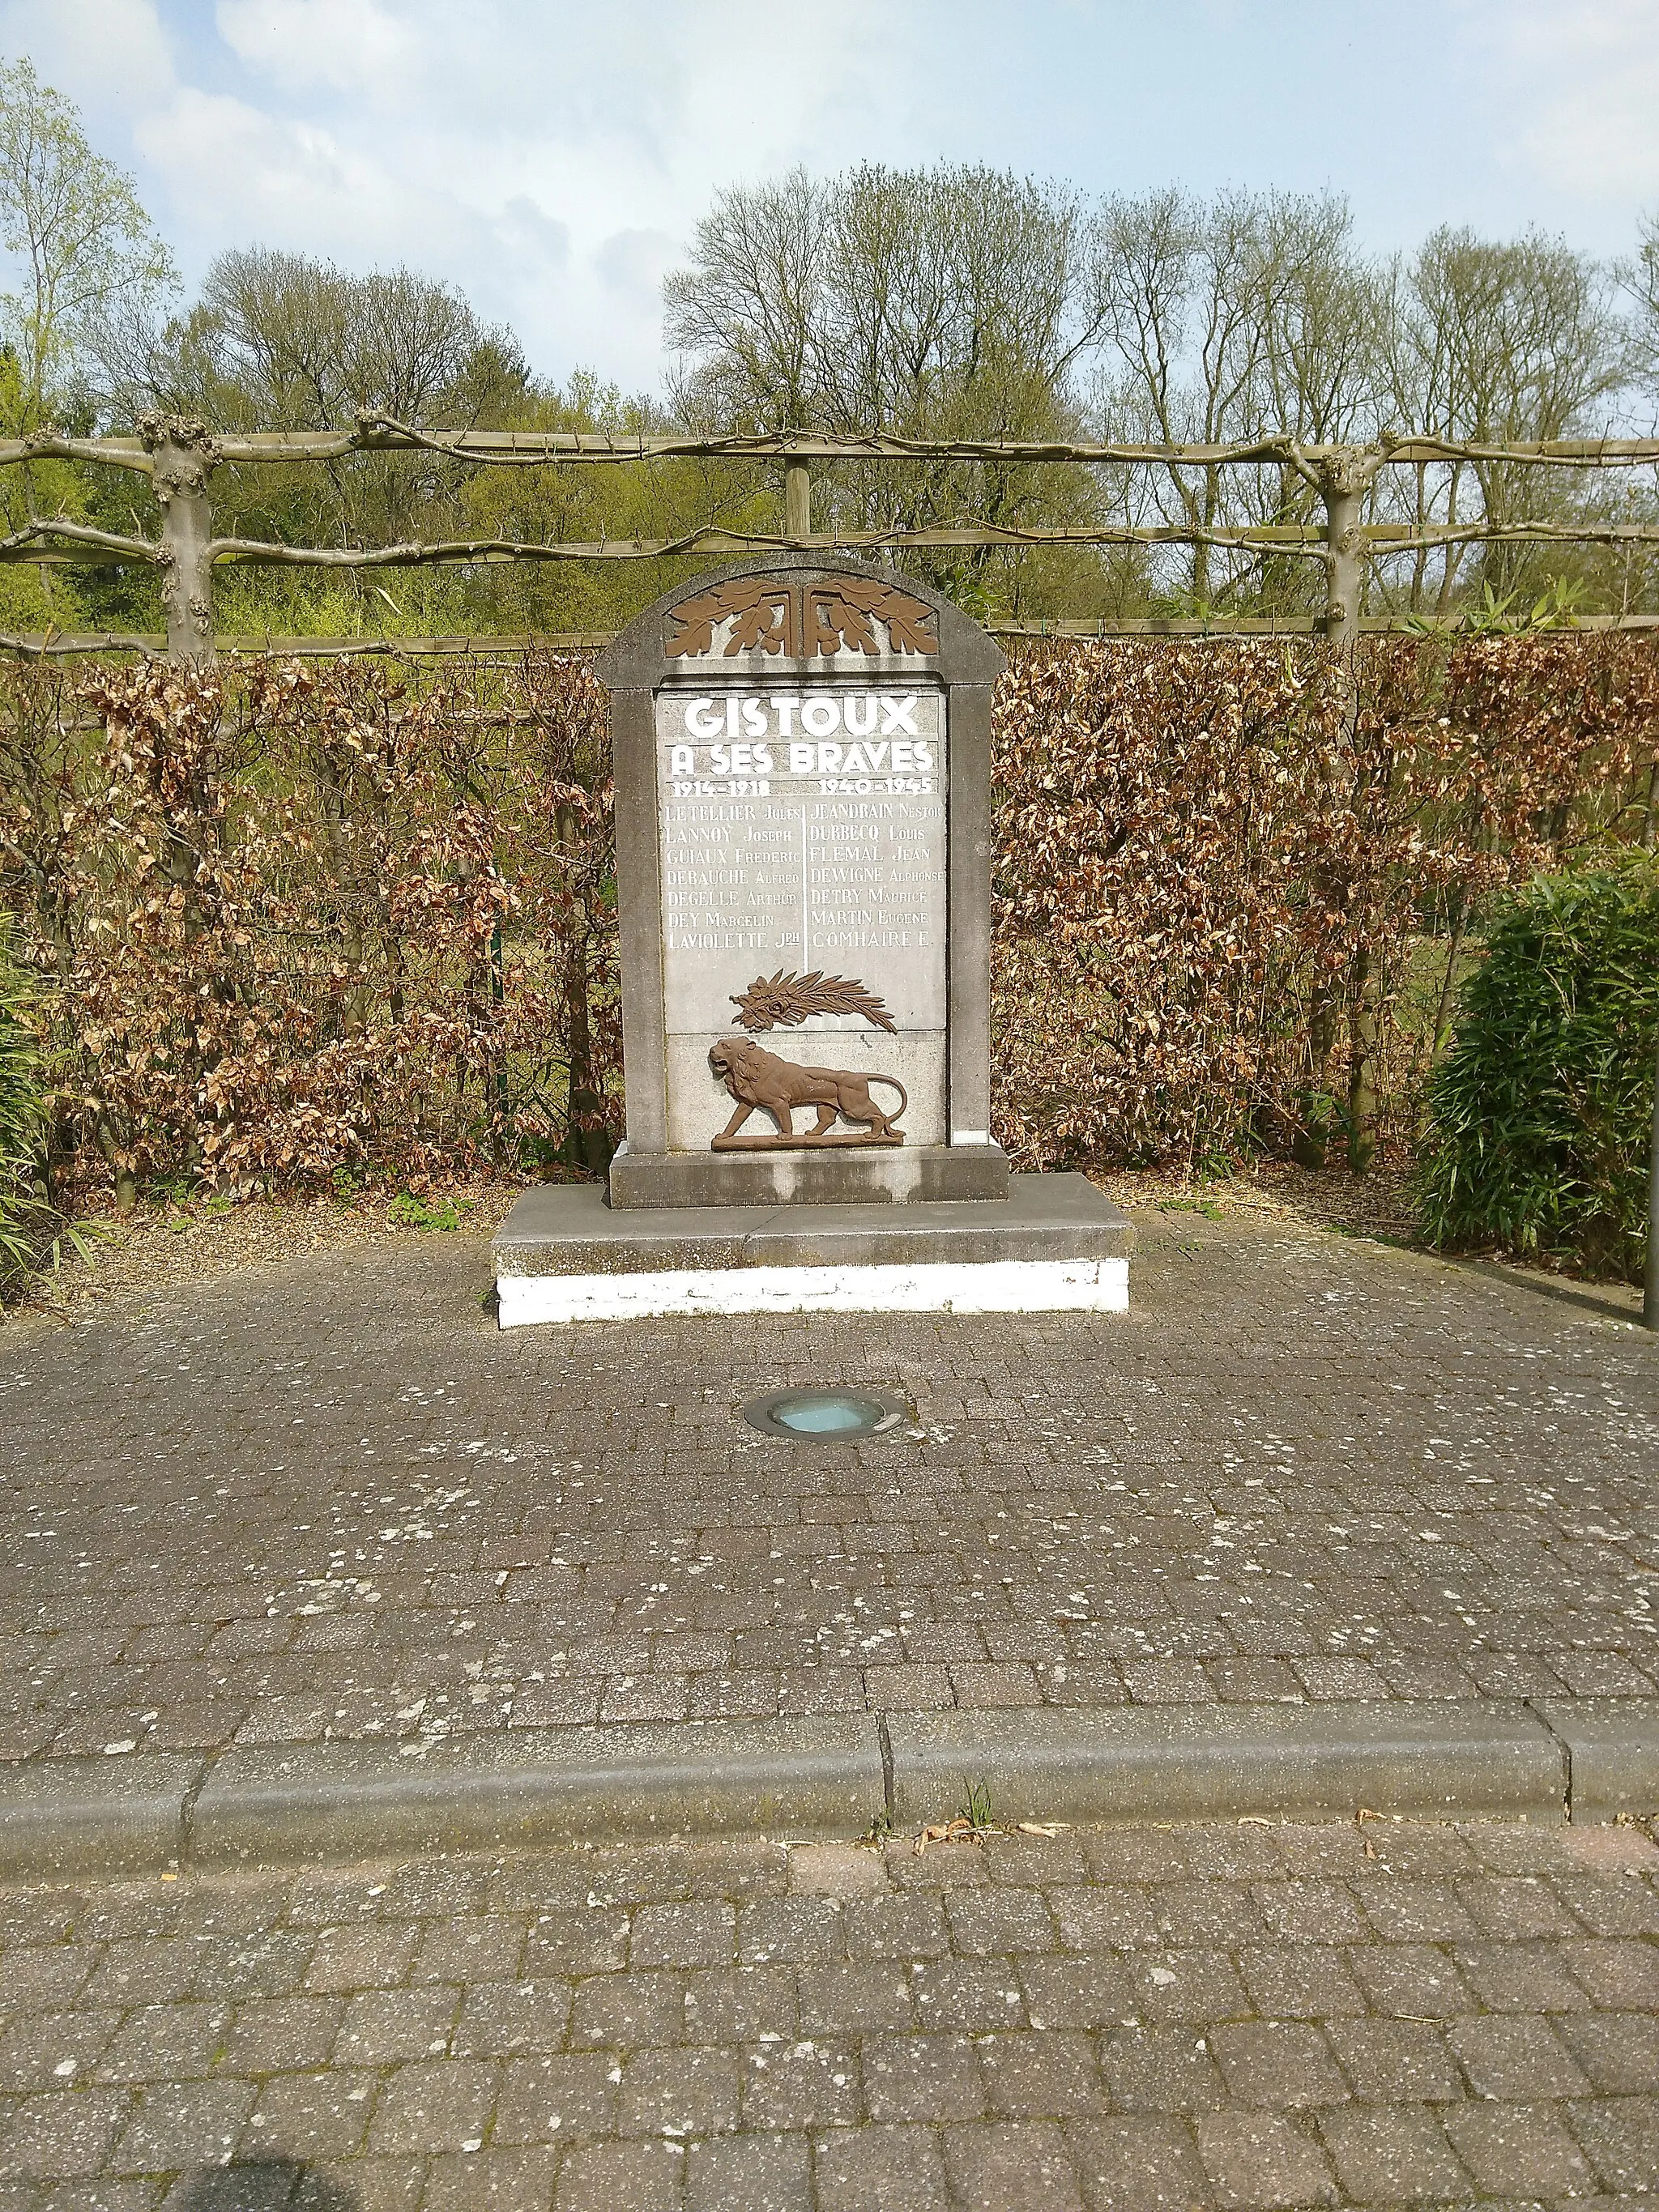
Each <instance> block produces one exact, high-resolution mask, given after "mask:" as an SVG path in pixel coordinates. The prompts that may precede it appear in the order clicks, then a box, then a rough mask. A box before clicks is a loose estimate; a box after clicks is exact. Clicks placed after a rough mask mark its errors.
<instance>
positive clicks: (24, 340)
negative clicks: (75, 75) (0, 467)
mask: <svg viewBox="0 0 1659 2212" xmlns="http://www.w3.org/2000/svg"><path fill="white" fill-rule="evenodd" d="M0 246H3V247H4V250H5V252H6V253H7V254H8V256H9V258H10V260H11V263H12V265H13V270H14V289H11V290H10V291H9V292H7V293H6V294H5V295H3V297H0V317H3V321H4V328H5V335H6V338H7V341H8V343H9V344H10V345H11V346H12V348H13V349H14V350H15V356H16V362H17V375H16V380H15V395H14V398H13V404H14V406H15V410H16V419H15V421H14V422H12V423H11V424H10V426H9V427H10V428H12V429H13V431H14V433H15V431H16V430H18V429H30V428H33V427H34V426H35V425H36V424H37V423H39V422H42V421H44V420H45V419H46V416H47V415H48V413H49V412H50V407H51V403H52V400H53V399H54V398H57V397H58V393H59V390H60V387H61V386H63V385H64V384H65V383H68V382H70V380H73V379H74V378H76V376H84V375H87V374H92V373H93V371H92V364H93V363H94V362H95V360H96V359H97V358H98V356H100V352H101V350H102V349H104V347H105V346H106V343H107V342H108V340H109V337H110V335H111V334H112V332H113V331H116V330H117V329H118V328H119V326H120V325H122V324H123V322H124V321H125V320H127V319H131V317H133V316H134V315H140V316H142V315H144V314H146V313H149V312H150V311H151V310H152V309H153V308H154V307H155V303H156V302H157V301H158V300H159V299H160V298H161V296H162V295H165V294H166V293H167V291H168V290H169V289H172V287H173V285H174V284H175V283H176V282H177V276H176V272H175V270H174V268H173V257H172V255H171V254H170V253H169V252H168V251H167V247H166V246H164V245H163V244H162V242H161V239H160V238H159V237H158V236H157V234H156V233H155V229H154V228H153V227H152V225H151V223H150V220H149V216H147V215H146V214H145V212H144V210H143V208H142V207H141V206H140V205H139V203H138V197H137V193H136V192H135V191H134V190H133V185H132V179H131V178H130V177H129V176H127V175H126V174H125V173H124V172H123V171H122V170H120V169H118V168H117V167H115V165H114V163H113V162H112V161H106V160H105V159H104V157H103V156H102V155H100V154H98V153H95V152H94V150H93V149H92V147H91V146H90V145H89V144H88V141H87V137H86V134H85V132H84V131H82V128H81V118H80V116H79V114H78V113H77V112H76V109H75V107H74V106H72V105H71V104H70V101H68V100H65V99H64V97H63V95H62V94H60V93H57V92H54V91H53V90H52V88H51V87H50V86H49V85H43V84H42V83H41V82H40V79H39V77H38V76H36V75H35V73H34V69H33V64H31V63H29V62H28V61H27V60H21V59H20V60H18V61H14V62H6V63H0Z"/></svg>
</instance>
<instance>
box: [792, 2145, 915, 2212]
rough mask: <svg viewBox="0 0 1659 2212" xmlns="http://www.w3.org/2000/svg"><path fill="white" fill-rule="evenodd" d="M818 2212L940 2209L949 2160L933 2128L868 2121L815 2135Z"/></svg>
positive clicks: (897, 2211) (895, 2211) (814, 2160)
mask: <svg viewBox="0 0 1659 2212" xmlns="http://www.w3.org/2000/svg"><path fill="white" fill-rule="evenodd" d="M813 2165H814V2171H815V2173H816V2177H817V2205H818V2212H871V2208H872V2206H874V2205H879V2206H880V2207H881V2212H939V2207H940V2206H941V2205H943V2204H945V2203H947V2202H948V2197H947V2190H948V2184H947V2182H946V2179H945V2160H944V2156H943V2154H942V2152H941V2149H940V2146H939V2140H938V2138H937V2136H935V2134H934V2132H933V2130H932V2129H931V2128H926V2127H869V2128H859V2129H856V2130H845V2131H843V2132H839V2133H836V2134H835V2135H820V2136H817V2138H816V2141H815V2145H814V2157H813Z"/></svg>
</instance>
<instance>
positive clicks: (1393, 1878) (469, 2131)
mask: <svg viewBox="0 0 1659 2212" xmlns="http://www.w3.org/2000/svg"><path fill="white" fill-rule="evenodd" d="M1656 1878H1659V1850H1656V1849H1655V1847H1654V1845H1653V1844H1652V1843H1651V1842H1650V1840H1649V1839H1648V1838H1647V1836H1646V1835H1645V1834H1644V1833H1642V1832H1639V1831H1638V1830H1637V1829H1635V1828H1632V1827H1609V1828H1597V1829H1577V1830H1574V1829H1567V1828H1560V1827H1557V1828H1552V1829H1533V1830H1518V1829H1513V1828H1509V1829H1506V1828H1499V1827H1490V1828H1473V1829H1463V1830H1456V1829H1452V1828H1445V1827H1432V1826H1401V1825H1396V1824H1395V1823H1391V1822H1376V1821H1370V1822H1367V1823H1365V1825H1364V1827H1363V1828H1357V1827H1355V1826H1344V1827H1340V1828H1326V1829H1319V1828H1300V1829H1298V1828H1288V1827H1285V1828H1272V1827H1267V1826H1264V1825H1259V1824H1245V1825H1241V1826H1235V1827H1226V1828H1220V1827H1212V1828H1195V1829H1187V1830H1179V1831H1173V1832H1171V1831H1168V1830H1165V1831H1161V1832H1160V1831H1157V1830H1143V1831H1117V1832H1105V1831H1083V1830H1079V1831H1076V1832H1069V1833H1067V1832H1062V1833H1060V1834H1058V1835H1056V1836H1054V1838H1048V1839H1045V1838H1039V1837H1036V1836H1015V1837H1009V1838H994V1839H992V1840H990V1841H988V1842H987V1843H985V1844H981V1845H974V1844H966V1845H957V1846H956V1847H954V1848H950V1849H936V1850H930V1851H928V1852H927V1854H926V1856H924V1857H916V1856H915V1854H914V1852H913V1851H912V1850H911V1849H910V1848H909V1847H908V1846H907V1845H903V1844H889V1845H888V1847H887V1849H886V1851H885V1853H884V1854H883V1853H882V1852H881V1851H879V1850H876V1851H871V1850H858V1849H856V1848H855V1847H853V1846H850V1845H846V1844H828V1845H826V1844H817V1845H809V1846H805V1847H798V1848H796V1849H794V1850H785V1849H783V1848H781V1847H780V1846H779V1845H777V1844H767V1843H760V1842H754V1843H744V1844H726V1845H720V1846H715V1845H708V1846H703V1847H700V1848H678V1849H676V1848H673V1847H671V1846H660V1845H659V1846H655V1847H652V1848H649V1849H631V1850H602V1851H593V1852H565V1853H548V1854H544V1855H540V1856H537V1857H522V1858H513V1859H507V1860H505V1861H501V1860H494V1861H487V1860H453V1861H450V1862H448V1863H443V1864H437V1865H433V1864H428V1865H416V1866H412V1867H396V1866H384V1867H377V1868H352V1869H333V1870H331V1871H329V1872H326V1873H316V1872H308V1873H303V1874H298V1875H260V1876H239V1877H224V1878H212V1879H209V1878H204V1877H199V1876H192V1875H185V1876H183V1877H182V1878H180V1879H179V1880H177V1881H159V1880H150V1881H146V1882H143V1883H132V1884H127V1885H118V1886H112V1887H100V1888H97V1889H94V1890H91V1891H87V1892H82V1893H74V1894H70V1893H65V1892H64V1891H61V1890H40V1889H37V1890H15V1891H11V1892H9V1893H7V1892H0V1947H3V1948H0V2177H3V2179H0V2212H152V2208H155V2207H159V2206H161V2205H162V2204H163V2203H165V2204H166V2205H167V2207H168V2208H171V2212H233V2208H234V2212H275V2208H276V2207H278V2206H279V2205H284V2204H286V2205H291V2206H292V2207H294V2208H295V2212H298V2208H299V2207H301V2206H303V2207H305V2208H307V2212H478V2208H490V2207H496V2208H502V2212H547V2208H548V2207H549V2206H550V2205H553V2206H556V2208H558V2212H590V2208H591V2212H666V2208H671V2207H674V2208H678V2207H680V2206H682V2204H684V2206H685V2207H686V2208H688V2212H795V2208H801V2212H805V2208H809V2207H816V2208H817V2212H910V2208H917V2207H927V2208H933V2207H940V2208H942V2207H945V2206H951V2207H955V2208H959V2212H1030V2208H1032V2207H1036V2206H1041V2207H1042V2208H1044V2212H1081V2209H1082V2208H1085V2207H1086V2208H1088V2209H1089V2212H1137V2208H1140V2207H1154V2206H1159V2207H1163V2206H1169V2207H1176V2206H1181V2207H1185V2206H1200V2207H1208V2206H1218V2207H1231V2206H1258V2205H1260V2206H1271V2205H1302V2204H1333V2203H1343V2204H1362V2205H1373V2206H1380V2205H1383V2204H1391V2203H1393V2204H1397V2203H1403V2202H1407V2201H1416V2200H1421V2199H1425V2198H1427V2199H1431V2200H1434V2201H1436V2202H1438V2203H1447V2202H1454V2203H1460V2204H1461V2203H1469V2202H1470V2201H1472V2200H1475V2199H1479V2200H1480V2201H1481V2202H1483V2203H1485V2202H1489V2201H1490V2202H1494V2203H1515V2204H1518V2203H1556V2202H1559V2201H1564V2200H1566V2199H1569V2198H1571V2199H1575V2200H1580V2201H1582V2200H1583V2199H1584V2198H1586V2197H1589V2198H1595V2197H1601V2199H1602V2200H1603V2201H1604V2202H1605V2203H1608V2204H1610V2203H1613V2202H1614V2201H1620V2202H1626V2201H1629V2199H1630V2198H1631V2197H1633V2196H1634V2195H1635V2194H1636V2193H1638V2192H1639V2191H1644V2190H1650V2189H1654V2188H1659V2032H1656V2022H1655V2018H1654V2013H1655V2009H1656V2008H1659V1940H1656V1938H1659V1879H1656ZM226 2160H230V2161H232V2163H231V2165H230V2166H229V2168H228V2170H227V2169H226V2167H225V2165H224V2162H225V2161H226Z"/></svg>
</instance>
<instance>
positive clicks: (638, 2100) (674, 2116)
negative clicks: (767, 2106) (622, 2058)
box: [617, 2050, 738, 2136]
mask: <svg viewBox="0 0 1659 2212" xmlns="http://www.w3.org/2000/svg"><path fill="white" fill-rule="evenodd" d="M737 2124H738V2057H737V2055H736V2054H735V2053H733V2052H728V2051H707V2050H705V2051H640V2052H638V2053H636V2054H635V2056H634V2057H631V2058H629V2060H628V2062H627V2063H626V2064H625V2065H624V2066H623V2078H622V2083H621V2086H620V2087H619V2088H618V2090H617V2131H618V2133H619V2134H622V2135H625V2136H629V2135H636V2136H637V2135H649V2136H662V2135H667V2134H672V2135H676V2136H707V2135H718V2134H720V2133H723V2132H724V2131H726V2130H728V2129H732V2128H735V2127H736V2125H737Z"/></svg>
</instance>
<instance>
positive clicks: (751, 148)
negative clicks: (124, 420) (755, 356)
mask: <svg viewBox="0 0 1659 2212" xmlns="http://www.w3.org/2000/svg"><path fill="white" fill-rule="evenodd" d="M0 51H3V52H5V53H7V54H9V55H16V54H19V53H26V54H27V55H28V56H29V57H30V58H32V59H33V62H34V64H35V65H36V67H37V68H38V69H39V70H40V73H41V75H42V76H44V77H45V79H46V82H49V83H51V84H53V85H55V86H56V87H57V88H58V89H59V90H60V91H62V92H64V93H66V94H69V96H70V98H72V99H73V100H76V102H77V103H78V105H79V106H80V107H81V109H82V113H83V115H84V117H85V119H86V123H87V126H88V131H89V133H90V135H91V137H92V138H93V141H94V144H96V145H97V146H98V147H99V148H100V150H101V151H103V152H105V153H106V154H107V155H110V156H111V157H112V159H114V160H116V161H119V162H120V163H121V164H122V165H123V166H124V167H127V168H130V169H131V171H132V172H133V173H134V174H135V175H136V177H137V181H138V186H139V191H140V193H141V195H142V197H143V200H144V202H145V204H146V205H147V207H148V208H149V211H150V213H151V215H152V216H154V218H155V222H157V224H158V225H159V227H160V228H161V230H162V231H163V232H164V233H165V234H166V235H167V238H168V239H169V240H171V241H172V243H173V247H174V250H175V252H176V253H177V254H178V257H179V261H180V264H181V265H182V266H183V269H184V270H185V276H186V277H187V278H193V277H196V276H199V275H200V273H201V271H202V270H203V269H204V266H205V265H206V264H207V262H208V260H209V259H210V258H211V256H212V255H213V254H214V253H215V252H217V251H219V250H220V249H221V248H222V247H224V246H240V245H249V244H253V243H263V244H266V245H271V246H287V247H292V248H295V249H298V250H301V251H303V252H310V253H316V254H322V255H326V256H329V257H330V258H333V259H335V260H337V261H338V262H341V263H343V264H347V265H349V266H353V267H357V268H363V267H368V266H370V265H372V264H394V263H398V262H406V263H408V264H410V265H411V266H413V267H416V268H419V269H422V270H427V271H428V272H429V273H431V274H434V275H436V276H443V277H446V278H448V279H449V280H451V281H452V282H453V283H458V284H459V285H461V286H462V287H463V288H464V289H465V290H466V291H467V292H468V293H469V294H470V295H471V297H472V299H473V300H474V301H475V302H476V303H477V305H478V306H479V307H481V308H482V309H483V310H484V311H485V312H486V313H489V314H491V315H494V316H499V317H501V318H503V319H506V320H507V321H508V322H510V323H511V324H512V325H513V328H514V329H515V330H516V331H518V333H519V335H520V338H521V340H522V342H523V343H524V344H525V347H526V350H527V351H528V353H529V355H530V357H531V359H532V362H533V363H534V364H535V366H536V367H537V368H538V369H540V370H542V371H544V373H547V374H552V375H555V376H559V377H562V376H563V375H565V374H568V372H569V370H570V369H572V368H574V367H576V366H578V365H586V366H588V367H591V368H597V369H598V370H599V372H600V373H601V374H604V375H605V376H607V377H613V378H615V379H617V380H619V381H621V382H622V383H623V384H624V385H626V386H630V387H634V388H649V387H652V386H654V385H655V384H656V382H657V380H658V375H659V307H658V286H659V282H660V278H661V276H662V272H663V270H665V268H667V267H668V266H670V265H671V264H672V263H673V261H674V260H675V259H676V258H677V257H678V253H679V252H680V250H681V248H682V246H683V245H684V241H685V240H686V238H687V236H688V235H689V233H690V228H691V226H692V224H693V223H694V222H695V221H696V216H697V215H698V213H699V212H700V210H702V208H703V207H704V206H706V204H708V198H709V196H710V194H711V193H712V192H713V191H715V190H716V189H717V188H718V187H719V186H720V185H722V184H726V183H730V182H732V181H735V180H738V179H754V178H757V177H761V176H764V175H766V174H768V173H772V172H775V171H777V170H779V169H781V168H785V167H788V166H789V165H790V164H791V163H793V162H797V161H799V162H804V163H805V164H806V165H807V166H808V167H811V168H812V169H815V170H830V169H834V168H836V167H841V166H842V165H843V164H845V163H847V162H849V161H858V160H866V159H867V160H872V161H889V162H916V161H927V160H931V159H934V158H938V157H944V158H946V159H951V160H973V161H989V162H993V163H996V164H999V165H1006V166H1008V167H1014V168H1016V169H1019V170H1022V171H1031V172H1036V173H1049V174H1058V175H1062V176H1066V177H1068V178H1070V179H1073V181H1074V182H1075V183H1077V184H1079V185H1082V186H1084V187H1085V188H1086V189H1087V190H1089V191H1134V190H1139V189H1144V188H1146V187H1149V186H1155V185H1163V184H1165V183H1168V182H1170V181H1172V180H1173V181H1177V182H1180V183H1182V184H1184V185H1188V186H1189V187H1191V188H1192V189H1194V190H1195V191H1206V190H1208V189H1211V188H1212V187H1214V186H1217V185H1225V184H1236V185H1284V186H1289V187H1293V188H1298V189H1307V188H1310V187H1318V186H1322V185H1332V186H1334V187H1335V188H1337V189H1338V190H1340V191H1345V192H1346V193H1347V194H1348V195H1349V197H1351V199H1352V202H1353V204H1354V208H1355V210H1356V213H1357V216H1358V223H1359V228H1360V233H1361V235H1362V237H1363V238H1364V240H1366V241H1367V242H1368V243H1369V244H1370V245H1372V246H1376V247H1378V248H1383V249H1388V248H1392V247H1395V246H1406V245H1409V244H1411V243H1412V242H1413V240H1415V239H1417V238H1418V237H1419V236H1421V234H1423V233H1424V232H1425V231H1426V230H1428V229H1429V228H1432V226H1433V225H1435V224H1436V223H1437V222H1459V223H1462V222H1468V223H1470V224H1473V225H1474V226H1475V227H1476V228H1479V229H1480V230H1482V231H1483V232H1485V233H1486V234H1490V235H1504V234H1512V233H1513V232H1515V231H1516V230H1518V229H1521V228H1524V227H1525V226H1527V225H1528V224H1537V225H1540V226H1541V227H1542V228H1546V229H1547V230H1550V231H1559V232H1562V233H1565V234H1566V235H1567V236H1568V237H1569V238H1571V240H1574V241H1575V242H1577V243H1579V244H1582V245H1584V246H1589V247H1592V248H1594V249H1595V250H1596V251H1598V252H1605V253H1616V252H1626V251H1628V250H1629V248H1630V247H1631V246H1632V242H1633V240H1634V237H1635V230H1636V222H1637V217H1638V212H1639V211H1641V210H1644V209H1647V210H1652V209H1655V208H1659V131H1656V129H1655V127H1654V123H1653V118H1654V117H1655V116H1656V115H1659V0H1396V3H1395V4H1383V0H1348V4H1347V5H1346V6H1343V7H1340V8H1339V7H1333V6H1330V5H1328V4H1323V5H1315V4H1311V0H1003V3H1002V4H997V0H833V4H831V0H813V4H809V5H799V4H791V0H608V4H603V5H597V6H596V5H593V4H592V0H589V4H586V5H584V6H580V7H579V6H575V5H572V4H569V0H465V5H462V4H458V0H0Z"/></svg>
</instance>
